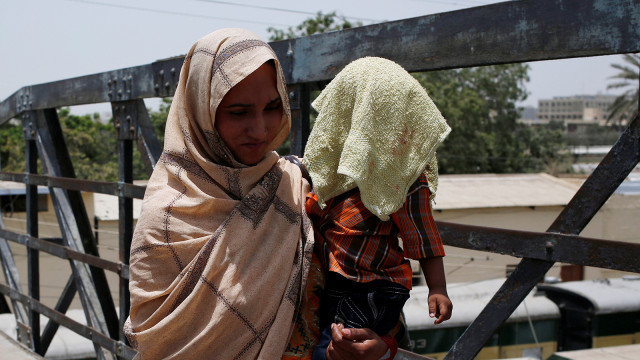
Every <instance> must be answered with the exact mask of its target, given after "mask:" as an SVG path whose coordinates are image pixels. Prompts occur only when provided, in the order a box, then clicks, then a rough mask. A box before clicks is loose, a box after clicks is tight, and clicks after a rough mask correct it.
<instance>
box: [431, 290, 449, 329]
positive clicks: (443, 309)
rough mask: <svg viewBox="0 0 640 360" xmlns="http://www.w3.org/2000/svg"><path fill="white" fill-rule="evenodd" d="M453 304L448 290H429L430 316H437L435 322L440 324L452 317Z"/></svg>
mask: <svg viewBox="0 0 640 360" xmlns="http://www.w3.org/2000/svg"><path fill="white" fill-rule="evenodd" d="M452 310H453V304H452V303H451V300H449V295H447V290H446V289H444V290H438V289H433V290H429V317H432V318H433V317H434V318H436V321H434V324H436V325H437V324H440V323H441V322H443V321H446V320H449V319H450V318H451V312H452Z"/></svg>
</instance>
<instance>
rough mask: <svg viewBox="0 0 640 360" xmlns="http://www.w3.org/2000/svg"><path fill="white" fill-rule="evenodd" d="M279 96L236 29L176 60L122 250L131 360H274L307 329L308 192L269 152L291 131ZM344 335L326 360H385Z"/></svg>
mask: <svg viewBox="0 0 640 360" xmlns="http://www.w3.org/2000/svg"><path fill="white" fill-rule="evenodd" d="M286 94H287V93H286V86H285V81H284V76H283V74H282V70H281V68H280V64H279V62H278V60H277V58H276V56H275V54H274V53H273V50H272V49H271V48H270V47H269V45H267V44H266V43H265V42H263V41H262V40H260V39H259V38H258V37H257V36H256V35H254V34H252V33H251V32H248V31H246V30H242V29H223V30H219V31H216V32H213V33H211V34H209V35H207V36H205V37H204V38H202V39H200V40H199V41H198V42H197V43H196V44H194V45H193V47H192V48H191V50H190V51H189V53H188V55H187V56H186V58H185V62H184V65H183V67H182V71H181V73H180V81H179V84H178V87H177V89H176V93H175V96H174V99H173V104H172V106H171V110H170V112H169V118H168V119H167V126H166V130H165V131H166V133H165V140H164V141H165V144H164V151H163V154H162V156H161V158H160V160H159V161H158V164H157V165H156V167H155V169H154V172H153V175H152V176H151V178H150V179H149V184H148V185H147V191H146V193H145V199H144V202H143V206H142V213H141V216H140V218H139V220H138V224H137V226H136V230H135V233H134V236H133V242H132V246H131V260H130V272H131V273H130V290H131V315H130V318H129V320H128V321H127V324H126V325H125V332H126V334H127V336H128V338H129V339H130V341H131V343H132V345H133V346H134V347H135V348H136V349H137V350H138V352H139V354H140V356H141V357H142V359H202V358H216V359H279V358H281V357H282V356H283V353H284V352H285V349H287V346H288V344H289V339H290V338H291V334H292V333H294V331H295V332H296V333H300V329H299V328H300V327H301V326H302V327H304V326H306V325H304V323H305V321H300V319H301V316H302V314H304V313H305V309H307V311H306V312H308V305H309V302H308V301H303V299H305V298H306V297H305V296H304V295H305V289H307V287H306V285H307V279H308V278H309V269H310V268H311V263H312V261H311V259H312V252H313V243H314V242H313V235H312V231H311V225H310V222H309V220H308V218H307V217H306V215H305V212H304V199H305V195H306V194H307V192H308V191H309V190H310V188H309V184H308V183H307V182H306V180H304V179H303V177H302V175H301V173H300V169H299V168H298V167H297V166H296V165H294V164H292V163H290V162H288V161H287V160H284V159H280V158H279V156H278V154H277V153H275V152H274V151H273V150H274V149H275V148H276V147H277V146H278V145H280V144H281V143H282V142H283V141H284V140H285V139H286V138H287V136H288V133H289V127H290V122H291V120H290V114H289V103H288V98H287V95H286ZM305 306H306V307H305ZM294 319H296V321H295V322H294ZM349 331H350V332H348V331H346V330H345V331H344V332H342V331H341V329H340V328H339V327H336V328H335V336H334V339H335V341H334V342H333V344H332V345H330V347H329V350H328V354H329V356H330V358H333V359H343V358H344V359H349V358H354V356H360V358H362V357H361V356H362V355H363V354H364V355H371V356H372V358H379V357H380V355H381V352H382V353H384V351H386V345H385V344H384V343H383V342H382V341H381V340H380V338H379V337H376V336H375V335H374V334H372V333H371V332H369V331H367V330H366V329H349ZM307 335H308V332H307ZM343 336H344V337H345V338H343ZM349 337H351V339H359V340H362V341H356V342H353V341H351V339H346V338H349ZM307 345H308V342H307ZM307 347H308V346H307ZM289 348H291V346H289ZM307 350H308V349H307ZM307 350H305V351H303V353H305V354H306V353H307V352H308V351H307ZM288 354H289V355H291V353H290V352H288ZM302 355H304V354H302Z"/></svg>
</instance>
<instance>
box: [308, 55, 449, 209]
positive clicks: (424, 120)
mask: <svg viewBox="0 0 640 360" xmlns="http://www.w3.org/2000/svg"><path fill="white" fill-rule="evenodd" d="M313 107H314V108H315V109H316V110H317V111H318V116H317V118H316V122H315V125H314V128H313V130H312V132H311V135H310V137H309V141H308V143H307V147H306V149H305V163H306V165H307V168H308V169H309V173H310V174H311V177H312V179H313V183H314V187H315V189H316V192H317V193H318V200H319V201H320V204H324V202H325V201H326V200H328V199H330V198H332V197H334V196H337V195H339V194H341V193H344V192H345V191H348V190H350V189H353V188H355V187H358V188H359V190H360V193H361V197H362V200H363V202H364V204H365V206H367V208H368V209H369V210H370V211H371V212H372V213H374V214H376V215H377V216H378V217H380V218H381V219H383V220H386V219H388V215H389V214H391V213H393V212H395V211H396V210H397V209H398V208H400V206H402V204H403V203H404V198H405V197H406V193H407V190H408V188H409V187H410V186H411V184H413V182H414V181H415V180H416V179H417V178H418V176H419V175H420V174H421V173H422V172H423V171H425V168H427V165H429V168H431V170H432V172H433V168H434V167H435V168H436V170H435V174H436V175H435V176H436V177H437V162H436V161H435V150H436V148H437V147H438V145H440V143H441V142H442V141H443V140H444V138H445V137H446V136H447V135H448V133H449V131H450V128H449V126H448V125H447V123H446V121H445V120H444V118H443V117H442V115H441V114H440V112H439V111H438V109H437V107H436V106H435V104H434V103H433V101H431V99H430V98H429V96H428V95H427V92H426V91H425V90H424V88H423V87H422V86H421V85H420V83H419V82H418V81H417V80H416V79H415V78H414V77H413V76H411V74H409V73H408V72H407V71H406V70H404V69H403V68H402V67H401V66H400V65H398V64H396V63H394V62H393V61H390V60H387V59H382V58H376V57H365V58H362V59H358V60H356V61H353V62H352V63H350V64H349V65H347V66H346V67H345V68H344V69H343V70H342V71H341V72H340V73H339V74H338V75H337V76H336V77H335V79H334V80H333V81H332V82H331V83H330V84H329V85H327V87H326V88H325V89H324V90H323V91H322V93H321V94H320V96H318V98H317V99H316V100H315V101H314V102H313ZM429 181H430V182H431V183H433V185H435V183H436V182H437V178H433V176H431V177H430V178H429ZM432 193H435V187H434V188H433V189H432Z"/></svg>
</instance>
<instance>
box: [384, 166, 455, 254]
mask: <svg viewBox="0 0 640 360" xmlns="http://www.w3.org/2000/svg"><path fill="white" fill-rule="evenodd" d="M427 185H428V184H427V177H426V176H425V175H424V174H421V175H420V177H419V178H418V180H416V182H415V183H414V184H413V185H411V188H410V189H409V192H408V193H407V198H406V200H405V202H404V205H403V206H402V207H401V208H400V210H398V211H396V212H395V213H393V214H391V219H392V221H393V222H394V224H395V225H396V226H397V227H398V229H399V235H400V237H401V238H402V248H403V249H404V256H405V257H407V258H410V259H416V260H417V259H423V258H428V257H436V256H444V247H443V246H442V239H441V238H440V233H438V228H437V227H436V223H435V220H434V219H433V214H432V213H431V204H430V201H429V187H428V186H427Z"/></svg>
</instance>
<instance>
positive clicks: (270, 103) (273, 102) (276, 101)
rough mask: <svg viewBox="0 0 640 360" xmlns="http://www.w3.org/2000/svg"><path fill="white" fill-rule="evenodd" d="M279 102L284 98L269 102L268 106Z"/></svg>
mask: <svg viewBox="0 0 640 360" xmlns="http://www.w3.org/2000/svg"><path fill="white" fill-rule="evenodd" d="M279 101H282V98H281V97H280V96H278V97H277V98H275V99H273V100H271V101H269V103H268V104H267V105H274V104H276V103H278V102H279Z"/></svg>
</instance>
